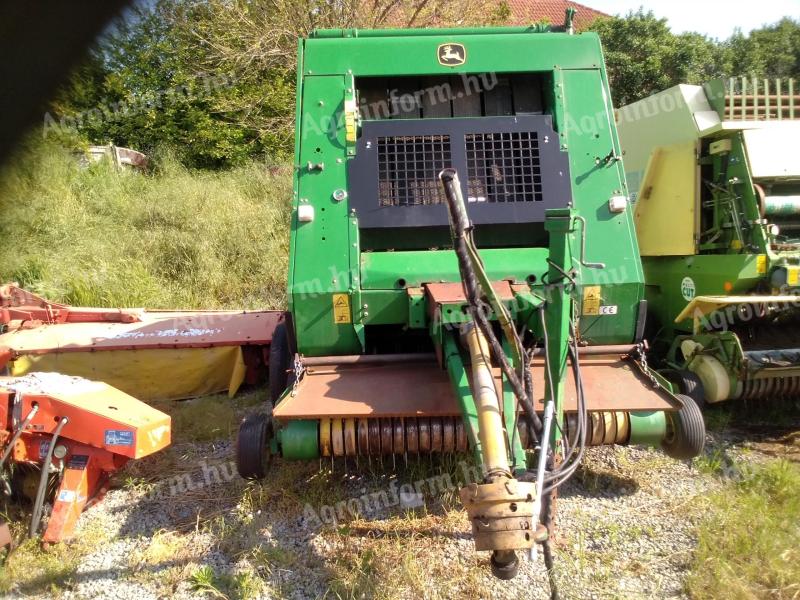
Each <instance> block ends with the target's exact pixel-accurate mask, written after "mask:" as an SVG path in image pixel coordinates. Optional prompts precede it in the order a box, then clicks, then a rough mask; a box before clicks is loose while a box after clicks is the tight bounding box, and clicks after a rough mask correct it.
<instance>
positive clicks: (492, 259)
mask: <svg viewBox="0 0 800 600" xmlns="http://www.w3.org/2000/svg"><path fill="white" fill-rule="evenodd" d="M480 255H481V258H482V259H483V262H484V266H485V268H486V272H487V274H488V275H489V278H491V279H492V280H495V281H499V280H501V279H513V280H515V281H519V282H524V281H526V280H527V278H528V277H529V276H531V275H533V276H534V277H536V278H539V277H540V276H541V275H542V273H544V272H545V271H546V270H547V262H546V260H547V255H548V251H547V249H546V248H502V249H487V250H481V251H480ZM361 280H362V285H363V287H364V288H365V289H385V290H391V289H403V287H419V286H420V285H422V284H423V283H432V282H437V283H438V282H457V281H461V279H460V277H459V273H458V259H457V258H456V255H455V252H453V251H452V250H419V251H415V250H411V251H406V252H362V253H361ZM401 280H402V281H401ZM401 283H402V284H403V285H402V286H401V285H400V284H401Z"/></svg>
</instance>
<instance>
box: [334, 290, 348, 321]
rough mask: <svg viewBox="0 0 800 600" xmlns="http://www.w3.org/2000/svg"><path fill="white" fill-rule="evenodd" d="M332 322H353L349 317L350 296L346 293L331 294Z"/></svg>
mask: <svg viewBox="0 0 800 600" xmlns="http://www.w3.org/2000/svg"><path fill="white" fill-rule="evenodd" d="M333 322H334V323H336V324H337V325H341V324H346V323H352V322H353V321H352V319H351V317H350V296H348V295H347V294H334V295H333Z"/></svg>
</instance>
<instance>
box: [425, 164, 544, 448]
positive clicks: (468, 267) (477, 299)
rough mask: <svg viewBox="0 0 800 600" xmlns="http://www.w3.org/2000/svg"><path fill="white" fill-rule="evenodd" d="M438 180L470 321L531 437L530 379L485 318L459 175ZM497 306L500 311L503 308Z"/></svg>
mask: <svg viewBox="0 0 800 600" xmlns="http://www.w3.org/2000/svg"><path fill="white" fill-rule="evenodd" d="M439 179H440V180H441V182H442V185H443V186H444V190H445V198H446V199H447V204H448V208H449V213H448V214H449V217H450V229H451V234H452V237H453V247H454V250H455V253H456V257H457V258H458V267H459V272H460V275H461V282H462V285H463V286H464V295H465V297H466V299H467V303H468V304H469V307H470V308H469V311H470V315H471V316H472V318H473V321H474V322H475V323H476V324H477V326H478V328H479V329H480V330H481V333H482V334H483V335H484V337H485V338H486V340H487V341H488V342H489V346H490V348H491V351H492V355H493V356H494V357H495V358H496V359H497V362H498V363H499V364H500V368H501V370H502V371H503V375H505V377H506V379H508V382H509V384H510V385H511V388H512V390H513V392H514V396H515V397H516V398H517V401H518V402H519V403H520V405H522V408H523V410H524V411H525V415H526V417H527V419H528V422H529V425H530V426H531V429H532V431H533V432H534V434H538V433H539V432H541V430H542V422H541V420H540V419H539V416H538V415H537V414H536V410H535V409H534V407H533V402H532V399H531V396H532V394H531V390H530V389H526V387H527V385H526V382H529V381H530V378H529V377H525V376H524V375H523V377H521V378H520V377H518V373H517V372H516V371H515V370H514V369H513V368H512V367H511V365H510V364H509V362H508V358H507V357H506V355H505V352H503V347H502V346H501V344H500V342H499V341H498V339H497V337H496V336H495V334H494V330H493V329H492V326H491V324H490V323H489V320H488V319H487V317H486V313H485V309H484V306H485V304H484V303H483V302H482V300H481V294H480V289H479V287H478V277H477V275H476V270H481V271H482V265H481V264H480V262H474V260H473V259H474V258H475V257H476V256H477V252H474V253H471V252H470V249H469V245H470V243H471V240H470V238H469V236H470V232H471V229H472V228H471V225H470V223H469V218H468V216H467V213H466V208H465V206H464V200H463V198H462V197H461V187H460V185H461V184H460V183H459V180H458V174H457V173H456V171H455V169H445V170H443V171H442V172H441V173H440V174H439ZM472 246H473V248H474V244H472ZM478 260H479V259H478ZM482 275H483V276H484V277H483V278H484V279H485V273H482ZM490 287H491V286H490ZM485 291H486V294H487V297H491V295H492V294H493V291H491V290H485ZM498 304H499V303H498ZM500 306H501V307H502V305H500ZM502 309H504V307H502V308H501V310H502ZM511 330H512V331H513V332H514V333H513V335H514V336H516V331H515V330H514V329H513V327H511ZM509 341H510V342H511V343H512V345H513V346H514V347H515V348H519V346H518V344H519V338H518V336H516V339H512V340H509ZM527 363H528V357H527V356H526V355H523V356H522V357H521V358H520V359H519V367H520V372H522V373H523V374H524V371H525V370H526V369H527Z"/></svg>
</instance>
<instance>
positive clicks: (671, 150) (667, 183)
mask: <svg viewBox="0 0 800 600" xmlns="http://www.w3.org/2000/svg"><path fill="white" fill-rule="evenodd" d="M699 197H700V177H699V167H698V165H697V142H696V141H694V140H692V141H690V142H685V143H681V144H676V145H674V146H664V147H660V148H656V150H654V151H653V154H652V155H651V156H650V161H649V162H648V164H647V169H646V170H645V174H644V178H643V179H642V185H641V188H640V189H639V195H638V197H637V200H636V205H635V211H634V215H635V221H636V235H637V237H638V239H639V249H640V251H641V254H642V256H685V255H692V254H695V231H696V230H697V228H698V225H699V218H700V216H699V211H698V210H697V203H698V199H699Z"/></svg>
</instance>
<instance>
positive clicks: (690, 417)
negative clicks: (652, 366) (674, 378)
mask: <svg viewBox="0 0 800 600" xmlns="http://www.w3.org/2000/svg"><path fill="white" fill-rule="evenodd" d="M677 398H678V399H679V400H680V401H681V402H682V403H683V407H682V408H681V409H680V410H678V411H676V412H668V413H667V435H666V437H665V438H664V441H663V442H662V443H661V448H662V449H663V450H664V453H665V454H666V455H667V456H669V457H670V458H675V459H678V460H685V459H690V458H694V457H696V456H700V453H701V452H702V451H703V447H704V446H705V443H706V424H705V421H704V420H703V413H702V412H701V411H700V407H699V406H697V404H696V403H695V401H694V400H692V399H691V398H690V397H689V396H684V395H683V394H679V395H678V396H677Z"/></svg>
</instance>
